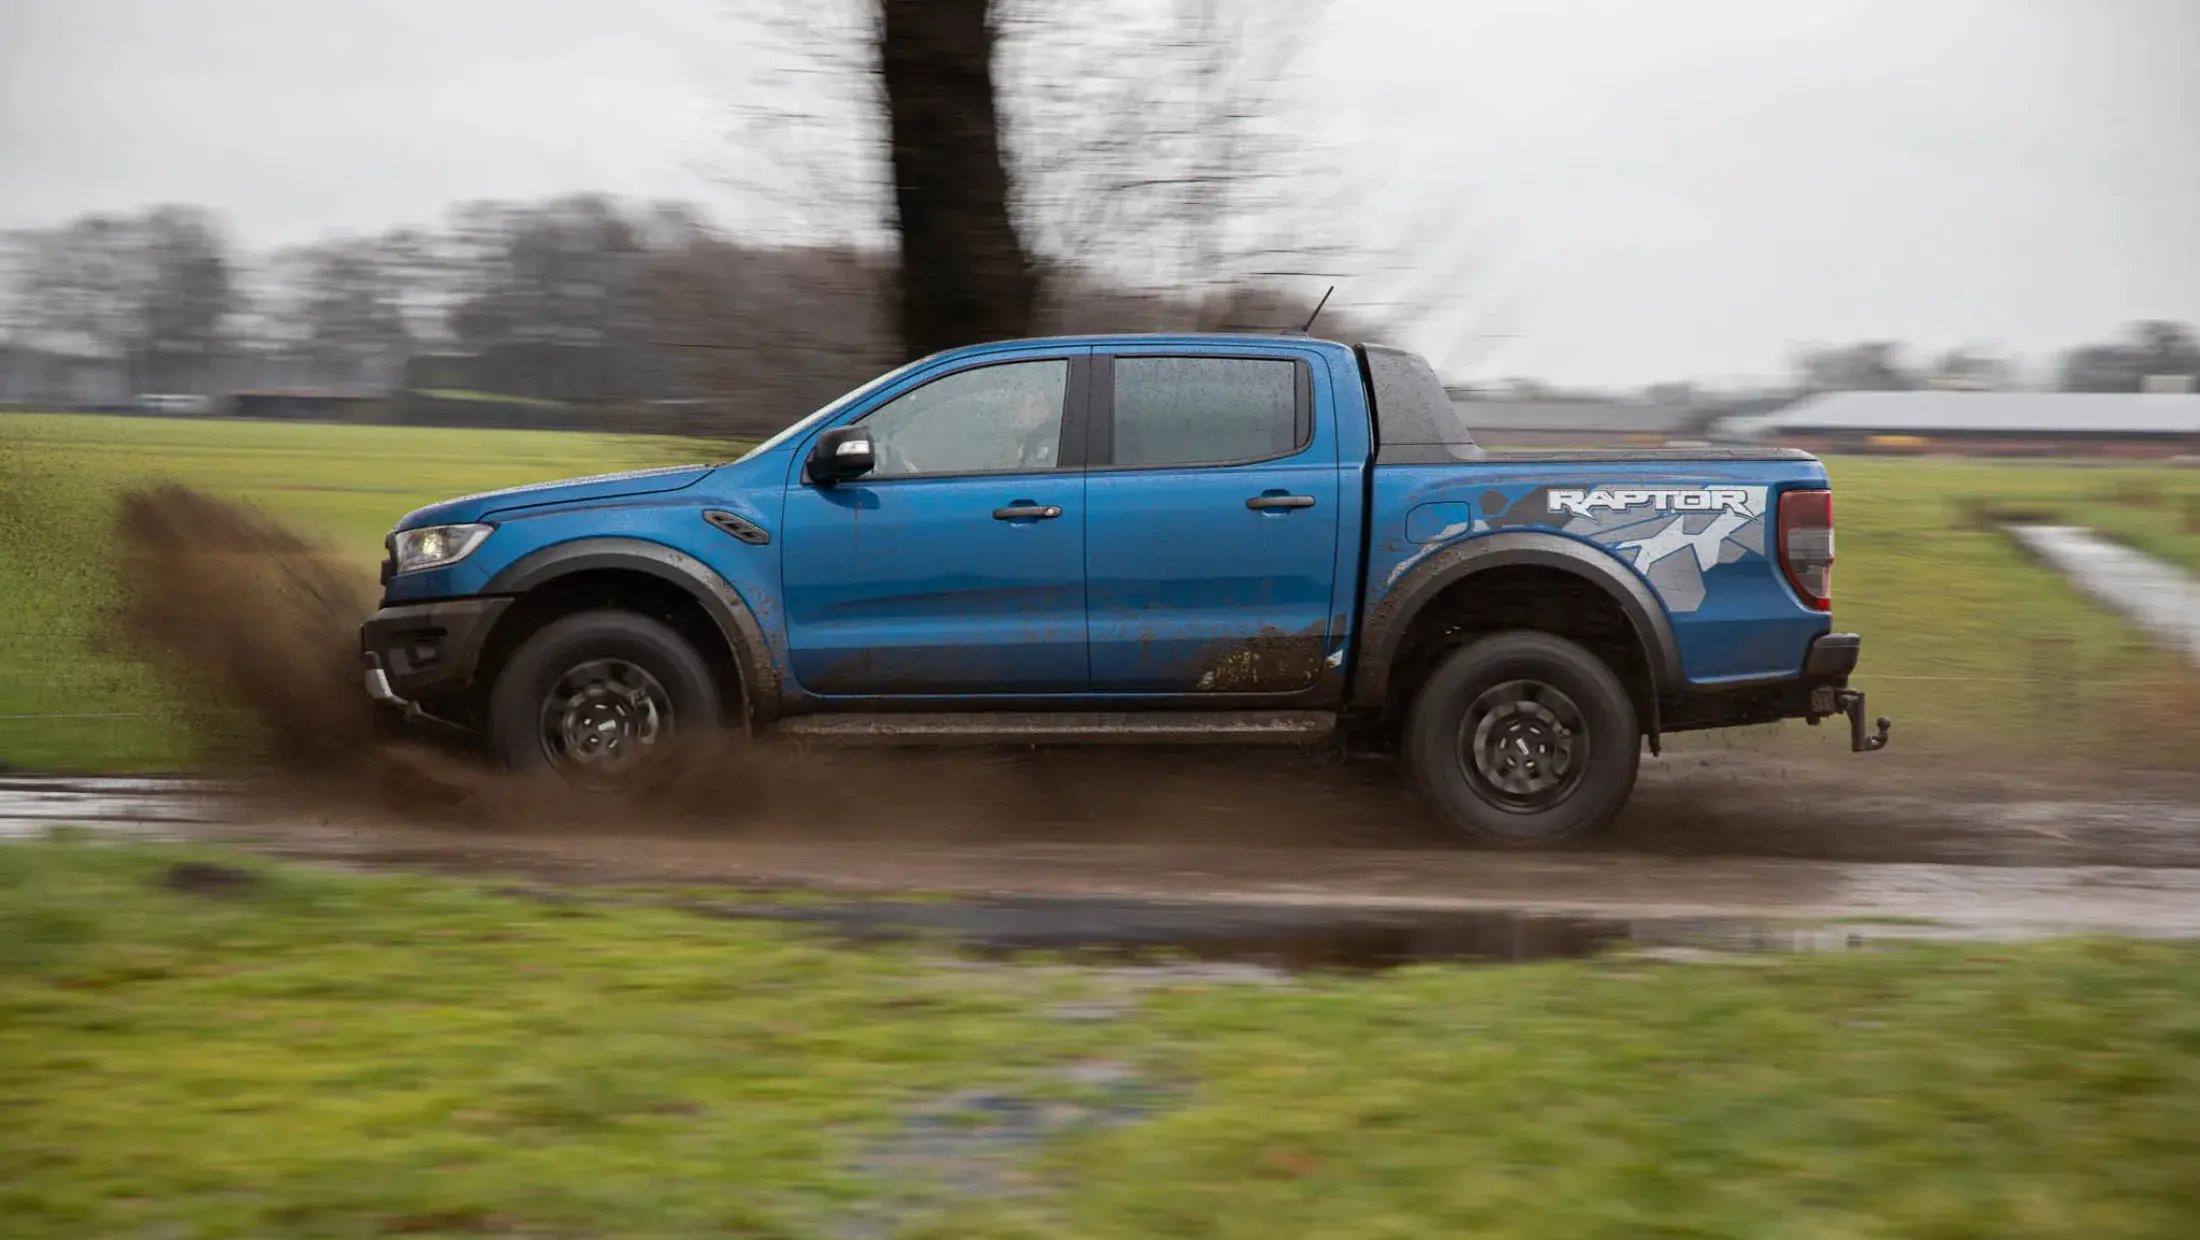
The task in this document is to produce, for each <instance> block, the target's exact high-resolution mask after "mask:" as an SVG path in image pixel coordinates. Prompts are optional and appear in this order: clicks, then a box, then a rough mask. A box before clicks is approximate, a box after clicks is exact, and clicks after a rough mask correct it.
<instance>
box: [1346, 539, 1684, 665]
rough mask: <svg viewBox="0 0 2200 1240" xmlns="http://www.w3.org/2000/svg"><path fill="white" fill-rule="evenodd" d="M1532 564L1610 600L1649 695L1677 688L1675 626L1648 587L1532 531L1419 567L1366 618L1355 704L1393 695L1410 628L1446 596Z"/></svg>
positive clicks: (1607, 559)
mask: <svg viewBox="0 0 2200 1240" xmlns="http://www.w3.org/2000/svg"><path fill="white" fill-rule="evenodd" d="M1521 564H1532V565H1535V566H1537V567H1539V568H1553V569H1557V570H1558V571H1560V572H1563V573H1569V574H1572V575H1573V576H1576V577H1579V578H1581V579H1582V580H1584V581H1587V582H1589V583H1590V584H1592V585H1594V586H1596V587H1598V588H1599V589H1601V590H1603V591H1604V592H1605V593H1606V594H1608V595H1610V596H1611V598H1612V601H1613V602H1616V603H1618V604H1619V606H1620V610H1622V611H1623V612H1625V613H1626V615H1627V619H1628V622H1629V623H1630V624H1632V625H1633V626H1634V629H1635V637H1636V638H1637V639H1638V640H1640V641H1641V642H1642V654H1643V661H1644V664H1645V666H1647V667H1648V668H1649V669H1650V683H1651V687H1652V689H1654V690H1655V691H1657V692H1660V693H1664V692H1670V691H1671V690H1673V689H1675V688H1676V687H1678V686H1679V685H1680V684H1681V683H1682V681H1681V648H1680V644H1679V642H1677V641H1676V640H1675V639H1674V637H1673V621H1672V618H1671V617H1669V616H1668V615H1666V613H1665V605H1664V604H1663V603H1660V602H1659V601H1658V597H1657V595H1656V594H1653V593H1652V592H1651V590H1650V585H1649V583H1648V582H1646V581H1644V580H1643V579H1642V578H1641V577H1639V576H1637V575H1635V574H1634V573H1633V572H1630V571H1629V570H1628V568H1627V566H1626V565H1624V564H1621V563H1620V562H1619V561H1618V560H1616V559H1613V558H1612V557H1611V555H1609V554H1607V553H1606V552H1604V551H1601V550H1598V549H1597V548H1595V547H1591V546H1589V545H1587V544H1585V543H1581V542H1578V541H1576V540H1574V539H1571V538H1566V537H1563V536H1561V535H1558V534H1552V533H1542V532H1537V531H1533V530H1507V531H1504V532H1501V533H1496V534H1485V535H1483V536H1481V537H1479V538H1473V539H1469V540H1468V541H1466V542H1463V543H1460V544H1459V545H1458V546H1455V547H1450V548H1447V549H1445V550H1443V551H1439V552H1437V553H1436V554H1434V555H1432V556H1430V557H1428V558H1427V559H1426V560H1423V561H1422V562H1421V563H1420V564H1418V565H1416V566H1414V567H1413V568H1412V569H1411V570H1410V571H1408V572H1407V573H1406V575H1405V577H1404V579H1403V580H1401V581H1399V582H1398V583H1397V584H1396V585H1394V586H1392V587H1391V588H1390V589H1389V591H1387V592H1386V593H1385V594H1384V595H1383V597H1382V600H1381V601H1380V602H1378V603H1377V604H1376V605H1375V607H1374V608H1373V609H1372V610H1371V611H1370V612H1369V614H1368V619H1367V627H1366V629H1365V630H1364V631H1363V632H1362V633H1361V635H1360V657H1359V661H1358V663H1357V665H1356V666H1355V668H1354V672H1353V677H1352V681H1353V688H1352V704H1353V705H1354V706H1363V707H1366V706H1373V707H1380V706H1382V705H1384V704H1385V702H1386V701H1387V700H1388V696H1389V693H1390V667H1391V664H1392V663H1393V662H1394V661H1395V660H1396V659H1397V657H1398V648H1399V644H1400V643H1401V642H1403V641H1404V640H1405V635H1406V633H1407V632H1408V631H1410V630H1411V629H1412V627H1413V620H1414V617H1415V616H1417V615H1419V614H1420V612H1421V609H1422V608H1423V607H1425V606H1427V605H1428V603H1429V602H1430V601H1431V600H1433V599H1435V598H1436V596H1437V595H1439V594H1441V593H1443V592H1444V590H1445V589H1446V588H1447V587H1450V586H1453V585H1456V584H1458V583H1459V582H1461V581H1464V580H1466V579H1467V578H1469V577H1472V576H1474V575H1475V574H1476V573H1482V572H1488V571H1489V570H1490V569H1493V568H1507V567H1511V566H1514V565H1521Z"/></svg>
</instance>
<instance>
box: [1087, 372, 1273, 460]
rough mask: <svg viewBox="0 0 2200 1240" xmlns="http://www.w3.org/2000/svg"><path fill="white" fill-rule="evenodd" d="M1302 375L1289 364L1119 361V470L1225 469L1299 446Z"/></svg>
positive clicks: (1116, 436) (1116, 386) (1117, 386)
mask: <svg viewBox="0 0 2200 1240" xmlns="http://www.w3.org/2000/svg"><path fill="white" fill-rule="evenodd" d="M1298 376H1299V372H1298V365H1297V363H1295V362H1292V361H1291V360H1289V359H1288V358H1252V357H1118V358H1116V359H1115V427H1114V438H1115V451H1114V463H1115V464H1117V465H1128V466H1139V465H1219V464H1226V463H1229V462H1233V461H1260V460H1267V459H1270V458H1272V457H1279V456H1284V455H1287V454H1289V453H1290V452H1292V451H1293V450H1295V449H1296V448H1298V447H1299V440H1300V434H1299V421H1300V419H1299V407H1298V393H1299V377H1298Z"/></svg>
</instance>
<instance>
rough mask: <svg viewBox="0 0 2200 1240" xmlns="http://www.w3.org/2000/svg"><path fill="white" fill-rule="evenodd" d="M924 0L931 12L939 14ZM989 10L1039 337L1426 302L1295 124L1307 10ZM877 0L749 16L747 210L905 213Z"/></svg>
mask: <svg viewBox="0 0 2200 1240" xmlns="http://www.w3.org/2000/svg"><path fill="white" fill-rule="evenodd" d="M874 5H883V7H882V8H879V7H873V6H874ZM918 7H921V8H922V9H923V11H924V13H925V14H926V16H927V19H928V20H930V21H934V22H939V21H941V20H942V17H941V15H942V14H943V13H944V12H945V11H946V6H943V5H939V4H933V5H923V6H918ZM992 7H993V21H992V26H991V29H992V30H993V31H994V51H993V58H994V65H995V68H994V71H993V79H994V83H995V88H996V89H995V98H996V102H995V110H996V115H997V118H998V121H999V126H1000V131H1001V138H1000V141H1001V144H1002V149H1003V151H1004V160H1005V165H1006V173H1007V176H1006V187H1007V192H1008V195H1009V198H1008V202H1009V207H1010V214H1011V219H1012V222H1013V226H1014V233H1015V235H1016V236H1017V237H1018V238H1020V240H1021V241H1022V243H1023V246H1024V248H1025V251H1026V253H1027V255H1028V259H1029V262H1030V264H1031V266H1032V268H1033V270H1034V276H1035V284H1036V291H1037V307H1036V311H1035V313H1034V315H1033V327H1034V328H1035V329H1036V330H1042V331H1077V330H1101V329H1129V330H1136V329H1148V328H1186V327H1243V328H1268V329H1273V328H1276V327H1281V326H1284V325H1286V324H1295V323H1297V322H1299V321H1303V319H1304V317H1305V314H1306V312H1307V311H1308V310H1310V309H1311V308H1312V304H1313V302H1314V300H1315V299H1316V298H1317V297H1318V296H1319V294H1320V292H1321V289H1322V287H1323V286H1324V285H1326V284H1328V283H1332V282H1344V283H1348V284H1350V285H1353V286H1354V287H1353V288H1348V289H1347V291H1346V292H1345V294H1344V295H1343V296H1340V297H1339V298H1338V301H1337V303H1336V304H1335V305H1333V306H1332V311H1335V312H1338V313H1339V314H1340V315H1341V314H1342V313H1343V312H1344V311H1345V309H1346V308H1347V307H1349V306H1351V305H1352V304H1353V303H1354V302H1358V303H1359V304H1360V306H1361V307H1362V313H1363V317H1364V314H1365V312H1366V311H1367V310H1371V309H1376V308H1379V307H1380V308H1389V307H1398V306H1419V305H1423V304H1425V303H1426V302H1427V300H1428V288H1427V287H1421V288H1415V287H1407V286H1404V285H1401V284H1399V283H1398V282H1397V281H1395V280H1393V279H1389V278H1388V277H1390V276H1393V275H1395V274H1396V273H1394V272H1380V273H1378V271H1377V268H1379V267H1381V266H1382V262H1381V261H1379V260H1377V259H1376V258H1375V257H1374V256H1371V255H1370V254H1369V253H1368V252H1367V249H1366V247H1365V246H1364V245H1363V244H1362V239H1361V238H1359V237H1357V236H1355V235H1354V234H1353V233H1352V232H1351V230H1350V229H1348V228H1346V227H1344V226H1342V224H1341V221H1344V220H1349V219H1351V218H1353V217H1354V215H1355V214H1356V213H1355V211H1354V210H1353V209H1352V205H1351V204H1352V203H1353V202H1354V201H1355V200H1356V197H1357V195H1358V194H1359V193H1361V192H1366V191H1367V187H1365V186H1364V185H1357V184H1355V183H1353V182H1352V181H1351V179H1349V178H1340V177H1335V176H1333V175H1327V174H1328V173H1330V172H1331V171H1332V169H1331V168H1330V167H1329V164H1328V156H1329V155H1330V154H1331V152H1329V151H1327V150H1326V149H1325V148H1324V147H1323V146H1322V144H1321V143H1319V142H1318V141H1313V140H1310V139H1309V138H1308V137H1307V136H1306V134H1305V132H1304V131H1303V130H1302V129H1300V128H1298V127H1296V126H1295V125H1294V123H1293V122H1294V120H1295V119H1296V117H1297V115H1298V108H1297V103H1296V100H1295V93H1296V88H1297V81H1296V78H1295V74H1296V68H1295V66H1296V64H1297V61H1298V59H1299V55H1300V52H1301V51H1302V48H1303V44H1304V41H1305V37H1306V32H1307V31H1308V30H1309V29H1310V28H1312V23H1313V22H1314V21H1315V19H1316V18H1318V17H1319V16H1320V14H1321V11H1322V8H1323V5H1322V3H1321V0H1271V2H1269V3H1262V2H1261V0H1135V2H1134V0H1108V2H1105V3H1094V4H1068V3H1063V2H1062V0H994V3H993V6H992ZM891 8H892V5H891V3H887V2H886V0H837V2H836V0H822V2H820V3H812V4H808V5H805V6H802V7H800V8H797V7H795V6H791V5H786V4H784V3H779V2H776V0H764V2H763V3H760V4H754V5H751V6H749V7H748V8H747V9H746V15H747V17H748V18H749V20H750V22H751V24H752V28H753V29H754V30H755V32H756V34H757V38H756V40H755V42H756V44H757V45H758V47H759V49H760V51H761V52H762V53H763V54H762V56H761V59H762V60H763V61H764V63H765V64H766V66H767V68H766V69H765V70H764V71H762V73H761V74H760V76H759V77H758V78H756V79H753V80H751V81H750V82H748V83H746V84H745V85H744V88H743V92H742V95H741V98H740V99H739V101H738V103H737V105H736V108H735V119H736V122H737V133H736V142H735V144H734V154H733V156H732V159H733V164H732V167H731V170H730V172H731V180H732V182H733V184H734V188H735V189H736V190H738V191H739V192H740V194H741V201H742V205H743V208H744V210H746V211H748V212H750V213H752V215H754V216H755V217H756V218H763V219H771V220H774V221H777V222H779V223H781V224H782V226H788V227H806V228H808V229H811V230H814V232H813V235H815V236H817V237H819V238H827V239H834V240H839V239H846V241H847V242H848V243H850V244H855V245H858V246H865V245H871V244H879V243H880V239H882V238H886V237H889V236H891V235H892V233H893V231H894V228H895V225H896V223H897V218H896V217H897V215H900V214H905V213H906V211H907V209H908V207H907V204H906V203H903V202H902V201H901V199H902V194H901V191H902V190H903V189H904V188H905V187H904V186H902V184H901V183H900V180H899V174H898V172H893V173H890V172H889V169H890V168H892V167H894V166H896V161H897V159H898V156H899V154H900V152H899V149H898V146H897V143H898V141H899V139H898V138H897V137H893V136H892V135H890V134H889V128H890V126H889V122H888V119H887V118H888V116H889V113H890V111H891V109H890V108H889V107H888V99H887V96H888V94H889V93H890V86H889V87H888V88H883V89H882V88H881V87H880V85H879V83H880V82H881V81H882V80H883V79H884V78H885V76H886V74H885V73H884V69H885V64H884V61H883V51H884V49H885V48H886V47H887V40H886V39H885V38H884V37H883V34H884V31H883V26H882V24H881V23H882V14H883V13H884V12H888V11H891ZM874 48H876V49H880V52H881V54H880V55H879V56H870V55H867V54H866V53H868V52H869V51H870V50H871V49H874ZM965 80H974V79H973V78H972V77H971V76H970V75H966V78H965ZM1324 186H1327V188H1324ZM897 204H899V206H898V209H897ZM1435 215H1436V217H1437V222H1438V223H1439V225H1440V228H1439V230H1438V231H1439V232H1440V233H1441V234H1443V235H1449V234H1451V233H1455V232H1456V226H1455V224H1454V222H1453V213H1451V212H1448V211H1444V212H1437V213H1435ZM1431 256H1434V257H1437V258H1439V259H1440V260H1441V263H1442V270H1432V268H1431V267H1430V266H1429V265H1427V264H1425V263H1417V264H1415V265H1414V267H1413V268H1412V269H1411V270H1412V275H1413V277H1414V279H1416V280H1420V281H1422V282H1424V284H1426V285H1428V286H1432V287H1445V286H1450V285H1453V284H1456V282H1457V281H1456V279H1455V277H1456V274H1457V268H1456V264H1455V263H1454V262H1452V260H1451V258H1450V257H1449V256H1444V255H1433V254H1432V252H1431V251H1423V252H1422V253H1421V254H1419V255H1417V257H1422V258H1427V257H1431ZM1378 274H1380V275H1381V276H1383V277H1384V278H1382V279H1377V278H1374V277H1376V276H1377V275H1378ZM1355 293H1357V294H1358V296H1355ZM1385 317H1389V316H1385ZM1344 323H1345V320H1343V319H1342V318H1341V317H1340V318H1337V319H1329V318H1325V324H1327V325H1329V326H1330V327H1332V328H1333V329H1334V328H1338V327H1341V326H1343V325H1344ZM912 351H921V349H916V348H914V347H913V348H912Z"/></svg>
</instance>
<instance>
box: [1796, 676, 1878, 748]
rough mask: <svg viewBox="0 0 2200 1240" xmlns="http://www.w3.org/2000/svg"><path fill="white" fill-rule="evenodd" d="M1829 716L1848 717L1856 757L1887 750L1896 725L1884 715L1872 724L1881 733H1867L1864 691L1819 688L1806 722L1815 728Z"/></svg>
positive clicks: (1827, 687) (1813, 694)
mask: <svg viewBox="0 0 2200 1240" xmlns="http://www.w3.org/2000/svg"><path fill="white" fill-rule="evenodd" d="M1828 715H1847V716H1848V717H1849V750H1850V751H1851V752H1853V753H1873V752H1876V751H1878V750H1881V749H1885V748H1886V747H1887V730H1888V729H1889V728H1892V727H1893V726H1894V721H1893V720H1891V719H1889V718H1887V717H1886V716H1885V715H1881V716H1880V717H1879V718H1878V719H1876V720H1874V721H1873V722H1874V723H1876V724H1877V725H1878V731H1876V732H1867V731H1866V730H1865V724H1864V691H1863V690H1862V689H1836V688H1834V687H1833V686H1832V685H1820V686H1818V687H1817V688H1815V689H1813V690H1811V693H1810V716H1809V718H1808V719H1807V720H1806V721H1805V722H1807V723H1809V724H1810V726H1812V727H1814V728H1815V727H1817V726H1818V721H1819V720H1820V719H1823V718H1825V717H1826V716H1828Z"/></svg>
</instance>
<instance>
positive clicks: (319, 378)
mask: <svg viewBox="0 0 2200 1240" xmlns="http://www.w3.org/2000/svg"><path fill="white" fill-rule="evenodd" d="M434 246H435V242H434V239H433V238H431V237H430V236H428V235H427V234H425V233H423V232H420V231H418V230H414V229H394V230H392V231H389V232H386V233H381V234H377V235H374V236H369V237H353V238H338V239H333V240H329V241H324V242H320V243H317V244H314V245H308V246H301V247H298V248H295V249H291V250H285V251H283V252H281V253H278V254H277V255H275V257H274V259H273V263H272V268H273V271H272V273H271V274H272V277H273V282H274V284H275V288H274V290H273V291H272V292H271V293H270V294H269V297H270V299H271V300H272V302H273V305H272V306H271V307H270V309H271V311H272V313H270V314H269V315H268V316H267V318H266V322H265V323H264V324H263V326H262V329H261V330H262V331H263V332H264V333H265V334H266V335H267V336H268V337H269V339H268V340H266V341H265V344H266V346H267V348H268V351H269V352H271V353H273V354H275V355H276V356H277V357H278V358H282V359H286V360H295V362H296V363H297V368H298V370H300V371H301V372H302V376H303V377H305V378H307V379H308V380H309V381H310V382H312V383H314V384H317V385H320V384H327V385H334V386H338V387H367V388H377V387H394V386H397V385H399V384H400V383H401V382H402V380H403V375H404V368H405V364H406V362H407V360H408V359H410V358H411V356H412V355H413V353H414V352H415V351H417V350H418V349H419V348H420V347H422V345H423V344H425V343H426V342H427V341H428V340H430V339H432V338H433V335H434V334H435V332H436V330H437V325H436V315H437V312H438V309H439V307H438V306H437V304H436V303H437V298H436V293H435V289H436V285H437V282H438V277H439V275H440V267H439V264H438V262H437V260H436V258H435V255H434Z"/></svg>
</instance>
